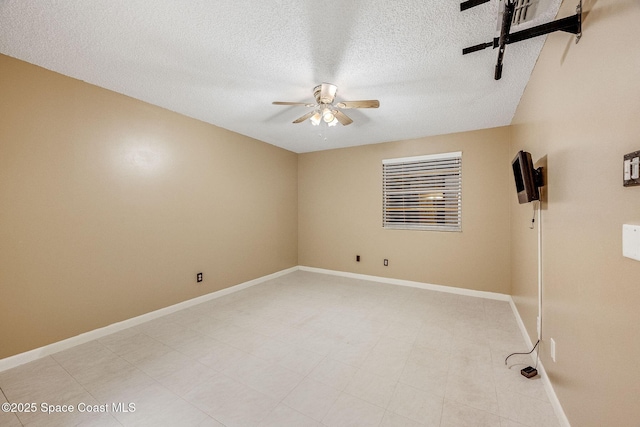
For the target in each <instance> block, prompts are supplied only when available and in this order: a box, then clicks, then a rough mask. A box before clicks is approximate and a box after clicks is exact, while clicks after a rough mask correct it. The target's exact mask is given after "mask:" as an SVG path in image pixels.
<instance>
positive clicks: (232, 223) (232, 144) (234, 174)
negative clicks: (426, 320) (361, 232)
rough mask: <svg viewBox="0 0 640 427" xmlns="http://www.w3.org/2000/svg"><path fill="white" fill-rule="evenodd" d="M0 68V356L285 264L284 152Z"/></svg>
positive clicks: (43, 74)
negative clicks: (198, 280)
mask: <svg viewBox="0 0 640 427" xmlns="http://www.w3.org/2000/svg"><path fill="white" fill-rule="evenodd" d="M0 75H1V76H2V78H0V94H1V96H0V263H1V264H0V358H3V357H6V356H10V355H13V354H16V353H20V352H23V351H26V350H30V349H33V348H36V347H39V346H43V345H45V344H48V343H51V342H55V341H58V340H61V339H64V338H68V337H70V336H74V335H77V334H79V333H82V332H85V331H88V330H92V329H95V328H98V327H102V326H105V325H108V324H111V323H113V322H117V321H121V320H124V319H127V318H131V317H133V316H136V315H140V314H142V313H146V312H149V311H152V310H154V309H158V308H161V307H165V306H168V305H171V304H174V303H177V302H180V301H183V300H186V299H189V298H193V297H196V296H198V295H202V294H206V293H209V292H212V291H215V290H218V289H222V288H225V287H228V286H230V285H234V284H237V283H241V282H243V281H246V280H249V279H253V278H256V277H260V276H263V275H266V274H269V273H273V272H276V271H279V270H282V269H285V268H289V267H292V266H295V265H297V156H296V154H295V153H291V152H288V151H285V150H282V149H279V148H276V147H274V146H271V145H268V144H265V143H262V142H259V141H256V140H253V139H250V138H247V137H244V136H241V135H238V134H235V133H233V132H229V131H226V130H223V129H220V128H216V127H214V126H211V125H208V124H205V123H202V122H199V121H197V120H193V119H190V118H187V117H184V116H181V115H178V114H175V113H172V112H169V111H167V110H163V109H161V108H158V107H154V106H151V105H148V104H145V103H143V102H140V101H137V100H134V99H131V98H128V97H125V96H122V95H119V94H116V93H113V92H110V91H107V90H104V89H100V88H97V87H95V86H91V85H89V84H86V83H83V82H80V81H78V80H74V79H71V78H68V77H64V76H62V75H59V74H56V73H53V72H50V71H47V70H44V69H42V68H38V67H35V66H32V65H29V64H26V63H24V62H20V61H17V60H15V59H11V58H8V57H6V56H0ZM199 271H201V272H203V273H204V278H205V280H204V282H203V283H201V284H196V281H195V275H196V273H197V272H199Z"/></svg>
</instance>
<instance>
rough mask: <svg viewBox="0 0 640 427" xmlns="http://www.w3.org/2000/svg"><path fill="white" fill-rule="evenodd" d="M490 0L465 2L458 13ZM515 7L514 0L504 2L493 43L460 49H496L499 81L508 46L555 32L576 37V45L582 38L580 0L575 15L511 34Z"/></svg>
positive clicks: (466, 52) (496, 75) (496, 71)
mask: <svg viewBox="0 0 640 427" xmlns="http://www.w3.org/2000/svg"><path fill="white" fill-rule="evenodd" d="M489 1H490V0H467V1H464V2H462V3H460V11H461V12H463V11H465V10H467V9H470V8H472V7H476V6H479V5H481V4H484V3H488V2H489ZM515 7H516V0H504V13H503V14H502V27H501V28H500V37H494V38H493V41H490V42H488V43H480V44H477V45H475V46H471V47H467V48H464V49H462V54H463V55H466V54H468V53H472V52H477V51H479V50H483V49H486V48H488V47H491V48H493V49H495V48H498V49H499V50H498V63H497V64H496V70H495V75H494V78H495V79H496V80H500V78H501V77H502V60H503V58H504V51H505V48H506V46H507V45H508V44H512V43H517V42H521V41H523V40H527V39H530V38H533V37H538V36H543V35H545V34H549V33H553V32H556V31H564V32H566V33H571V34H575V35H576V43H578V42H579V41H580V37H582V0H580V2H579V3H578V6H576V14H575V15H573V16H568V17H566V18H562V19H557V20H555V21H551V22H547V23H546V24H541V25H537V26H535V27H531V28H527V29H526V30H522V31H517V32H515V33H511V32H510V30H511V23H512V20H513V12H514V10H515Z"/></svg>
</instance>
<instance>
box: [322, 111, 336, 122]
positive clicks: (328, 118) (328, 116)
mask: <svg viewBox="0 0 640 427" xmlns="http://www.w3.org/2000/svg"><path fill="white" fill-rule="evenodd" d="M322 120H324V122H325V123H331V122H333V121H335V120H336V116H334V114H333V111H331V110H329V109H328V108H325V109H324V111H323V112H322Z"/></svg>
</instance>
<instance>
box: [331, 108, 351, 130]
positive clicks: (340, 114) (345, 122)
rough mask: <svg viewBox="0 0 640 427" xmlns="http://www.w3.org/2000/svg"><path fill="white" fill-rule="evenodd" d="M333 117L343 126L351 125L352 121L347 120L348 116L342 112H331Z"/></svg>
mask: <svg viewBox="0 0 640 427" xmlns="http://www.w3.org/2000/svg"><path fill="white" fill-rule="evenodd" d="M333 116H334V117H335V118H336V119H338V121H339V122H340V123H342V125H343V126H347V125H350V124H351V123H353V120H351V119H350V118H349V116H347V115H346V114H345V113H343V112H342V111H338V110H336V111H334V112H333Z"/></svg>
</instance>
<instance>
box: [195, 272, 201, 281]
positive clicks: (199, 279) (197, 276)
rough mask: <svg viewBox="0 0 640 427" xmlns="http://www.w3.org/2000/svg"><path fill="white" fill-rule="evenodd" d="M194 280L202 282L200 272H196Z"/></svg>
mask: <svg viewBox="0 0 640 427" xmlns="http://www.w3.org/2000/svg"><path fill="white" fill-rule="evenodd" d="M196 282H198V283H200V282H202V273H198V274H196Z"/></svg>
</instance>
